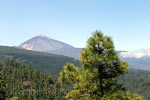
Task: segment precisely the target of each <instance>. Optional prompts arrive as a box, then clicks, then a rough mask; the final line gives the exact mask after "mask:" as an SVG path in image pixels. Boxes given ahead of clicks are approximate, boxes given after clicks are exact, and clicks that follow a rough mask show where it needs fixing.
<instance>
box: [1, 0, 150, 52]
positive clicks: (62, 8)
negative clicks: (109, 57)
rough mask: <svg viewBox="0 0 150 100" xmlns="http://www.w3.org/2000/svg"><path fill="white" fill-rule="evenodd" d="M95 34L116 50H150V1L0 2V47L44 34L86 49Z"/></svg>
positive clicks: (33, 0) (50, 0) (16, 0)
mask: <svg viewBox="0 0 150 100" xmlns="http://www.w3.org/2000/svg"><path fill="white" fill-rule="evenodd" d="M95 30H101V31H103V32H104V34H105V35H107V36H112V37H113V40H114V43H115V47H116V49H117V50H130V51H131V50H136V49H141V48H150V0H0V45H7V46H16V45H19V44H20V43H22V42H24V41H25V40H28V39H29V38H31V37H34V36H36V35H39V34H45V35H47V36H49V37H50V38H53V39H56V40H60V41H63V42H66V43H68V44H71V45H73V46H75V47H84V46H85V44H86V40H87V39H88V38H89V37H90V36H91V33H92V32H94V31H95Z"/></svg>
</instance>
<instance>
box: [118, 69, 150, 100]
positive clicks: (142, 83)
mask: <svg viewBox="0 0 150 100" xmlns="http://www.w3.org/2000/svg"><path fill="white" fill-rule="evenodd" d="M119 81H120V83H122V84H123V86H124V87H125V88H126V90H128V91H130V92H131V93H138V94H140V95H142V96H143V97H144V98H145V100H150V95H149V94H150V71H147V70H136V69H130V71H129V72H128V73H127V74H125V75H123V76H121V77H119Z"/></svg>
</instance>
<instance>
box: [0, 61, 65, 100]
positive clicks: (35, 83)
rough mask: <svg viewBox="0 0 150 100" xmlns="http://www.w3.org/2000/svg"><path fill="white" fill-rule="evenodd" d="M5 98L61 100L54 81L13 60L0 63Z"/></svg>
mask: <svg viewBox="0 0 150 100" xmlns="http://www.w3.org/2000/svg"><path fill="white" fill-rule="evenodd" d="M0 73H1V74H2V78H3V79H4V80H5V84H6V85H5V86H6V96H7V98H12V97H18V98H19V100H55V99H56V100H63V99H62V98H63V96H62V95H63V94H62V93H63V92H60V90H59V88H58V87H57V84H56V82H55V79H53V78H52V77H51V76H49V75H48V74H45V73H41V72H39V71H37V70H33V69H31V68H30V67H28V66H25V65H23V64H20V63H17V62H16V61H14V60H6V61H5V62H1V63H0Z"/></svg>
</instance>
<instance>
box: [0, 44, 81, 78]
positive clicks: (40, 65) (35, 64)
mask: <svg viewBox="0 0 150 100" xmlns="http://www.w3.org/2000/svg"><path fill="white" fill-rule="evenodd" d="M5 58H13V59H15V60H17V61H19V62H21V63H23V64H26V65H28V66H31V67H32V68H36V69H37V70H39V71H41V72H45V73H48V74H49V75H52V76H58V73H59V72H60V71H61V70H62V69H63V65H64V64H65V63H66V62H72V63H74V64H76V65H79V63H78V61H76V60H75V59H73V58H70V57H65V56H61V55H55V54H49V53H42V52H36V51H29V50H24V49H17V48H13V47H4V46H0V60H4V59H5Z"/></svg>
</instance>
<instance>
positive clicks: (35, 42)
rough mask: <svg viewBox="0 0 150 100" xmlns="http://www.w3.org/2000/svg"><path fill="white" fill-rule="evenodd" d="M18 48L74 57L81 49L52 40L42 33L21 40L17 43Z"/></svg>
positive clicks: (76, 56)
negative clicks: (20, 42)
mask: <svg viewBox="0 0 150 100" xmlns="http://www.w3.org/2000/svg"><path fill="white" fill-rule="evenodd" d="M19 48H23V49H26V50H32V51H41V52H47V53H53V54H59V55H65V56H69V57H74V58H78V54H79V52H80V51H81V48H75V47H73V46H71V45H69V44H66V43H63V42H60V41H57V40H54V39H52V38H49V37H47V36H45V35H42V34H41V35H39V36H36V37H33V38H31V39H29V40H27V41H25V42H23V43H22V44H21V45H19Z"/></svg>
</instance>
